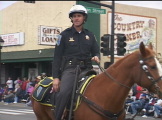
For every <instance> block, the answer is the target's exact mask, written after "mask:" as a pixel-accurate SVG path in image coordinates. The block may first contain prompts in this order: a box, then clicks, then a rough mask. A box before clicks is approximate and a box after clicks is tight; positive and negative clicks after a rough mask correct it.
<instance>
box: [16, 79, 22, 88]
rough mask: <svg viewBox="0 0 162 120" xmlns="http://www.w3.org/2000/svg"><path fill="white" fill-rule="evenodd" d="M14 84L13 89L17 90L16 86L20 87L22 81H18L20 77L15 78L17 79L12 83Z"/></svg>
mask: <svg viewBox="0 0 162 120" xmlns="http://www.w3.org/2000/svg"><path fill="white" fill-rule="evenodd" d="M14 84H15V88H17V86H19V85H20V86H21V84H22V80H21V79H20V77H17V79H16V80H15V81H14Z"/></svg>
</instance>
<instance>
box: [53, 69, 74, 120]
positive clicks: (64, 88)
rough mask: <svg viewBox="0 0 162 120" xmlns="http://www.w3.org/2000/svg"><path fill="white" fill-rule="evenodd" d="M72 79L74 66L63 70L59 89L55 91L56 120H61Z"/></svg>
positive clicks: (70, 89) (69, 94)
mask: <svg viewBox="0 0 162 120" xmlns="http://www.w3.org/2000/svg"><path fill="white" fill-rule="evenodd" d="M74 80H75V68H71V69H67V70H65V71H64V72H63V74H62V78H61V86H60V91H59V92H58V93H57V97H56V109H55V115H56V120H61V117H62V114H63V112H64V109H65V107H66V105H67V102H68V101H69V99H70V96H71V92H72V89H73V83H74Z"/></svg>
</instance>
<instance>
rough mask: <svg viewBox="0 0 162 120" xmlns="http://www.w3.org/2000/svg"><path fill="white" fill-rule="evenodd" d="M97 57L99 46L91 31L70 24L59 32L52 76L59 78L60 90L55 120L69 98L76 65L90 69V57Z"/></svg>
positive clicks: (59, 115) (61, 112)
mask: <svg viewBox="0 0 162 120" xmlns="http://www.w3.org/2000/svg"><path fill="white" fill-rule="evenodd" d="M94 56H98V57H99V46H98V44H97V41H96V39H95V36H94V34H93V33H91V32H90V31H88V30H87V29H83V30H82V31H81V32H80V33H78V32H77V31H76V30H75V28H74V27H73V26H72V27H71V28H68V29H66V30H64V31H63V32H62V33H61V34H60V39H59V40H58V41H57V45H56V48H55V53H54V61H53V62H54V63H53V77H54V78H60V80H61V85H60V91H59V92H58V93H57V97H56V109H55V112H56V120H60V119H61V115H62V114H63V111H64V108H65V106H66V105H67V102H68V101H69V99H70V96H71V92H72V89H73V84H74V80H75V74H76V66H77V65H79V66H80V69H81V71H82V70H85V69H91V68H92V63H91V58H92V57H94Z"/></svg>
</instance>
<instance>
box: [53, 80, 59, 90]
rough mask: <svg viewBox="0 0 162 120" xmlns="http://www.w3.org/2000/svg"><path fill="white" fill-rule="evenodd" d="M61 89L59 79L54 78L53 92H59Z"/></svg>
mask: <svg viewBox="0 0 162 120" xmlns="http://www.w3.org/2000/svg"><path fill="white" fill-rule="evenodd" d="M59 88H60V80H59V78H54V79H53V91H54V92H58V91H59Z"/></svg>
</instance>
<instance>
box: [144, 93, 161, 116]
mask: <svg viewBox="0 0 162 120" xmlns="http://www.w3.org/2000/svg"><path fill="white" fill-rule="evenodd" d="M157 100H158V96H157V94H154V95H153V96H152V97H151V98H150V99H149V103H146V104H145V106H144V107H143V109H142V111H143V116H142V117H145V118H147V117H148V116H149V114H150V113H152V112H154V109H153V108H154V104H155V103H156V102H157Z"/></svg>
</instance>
